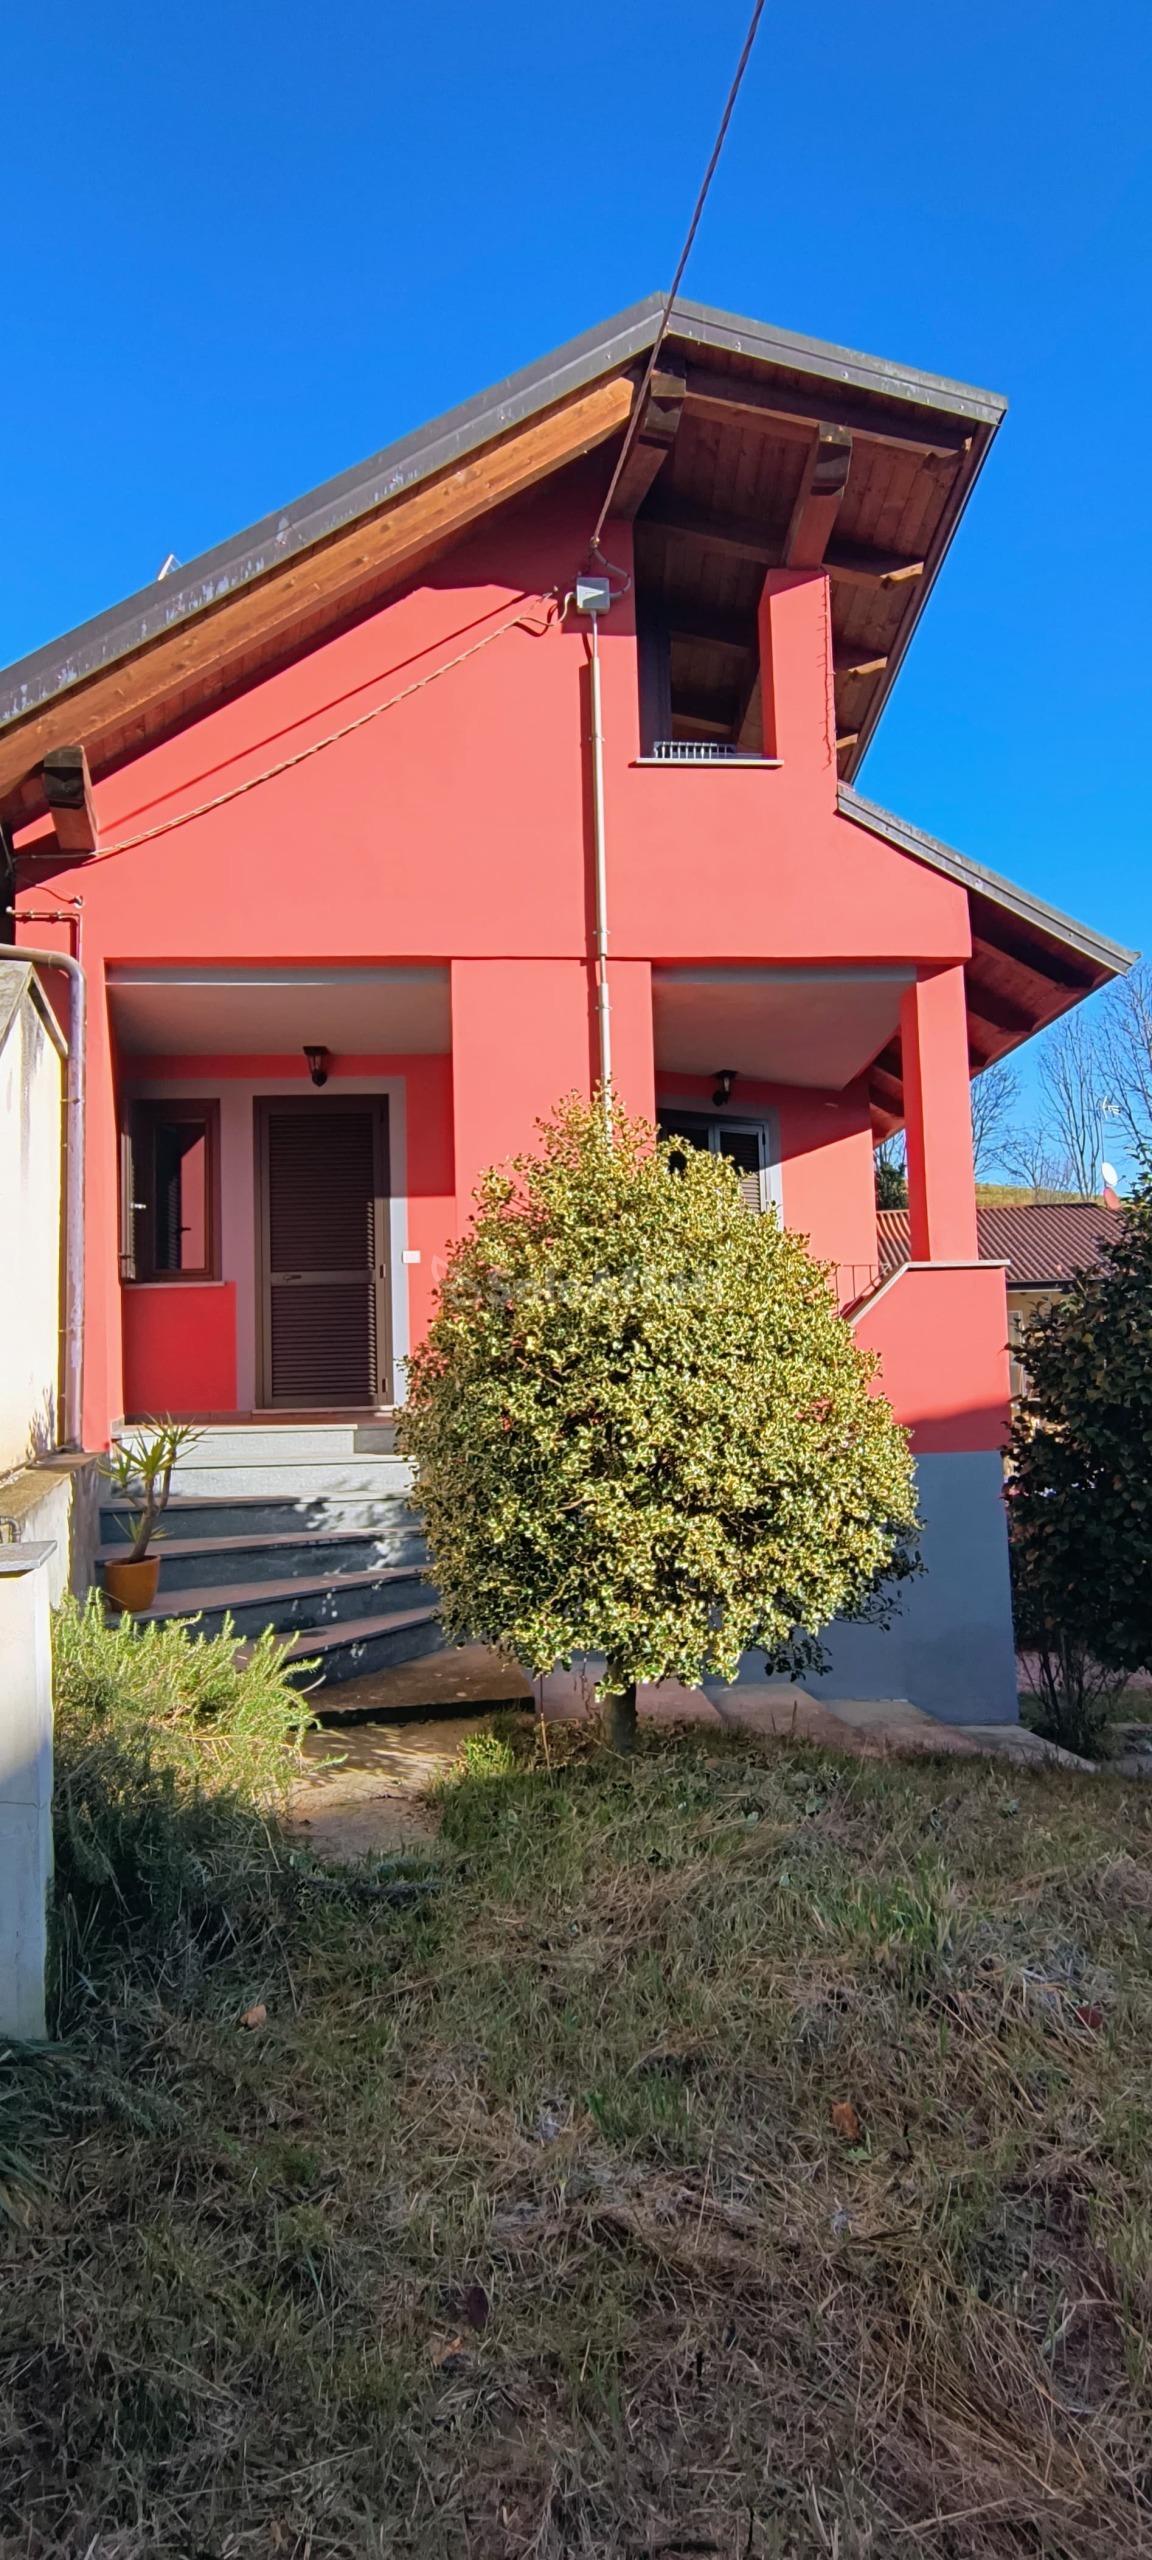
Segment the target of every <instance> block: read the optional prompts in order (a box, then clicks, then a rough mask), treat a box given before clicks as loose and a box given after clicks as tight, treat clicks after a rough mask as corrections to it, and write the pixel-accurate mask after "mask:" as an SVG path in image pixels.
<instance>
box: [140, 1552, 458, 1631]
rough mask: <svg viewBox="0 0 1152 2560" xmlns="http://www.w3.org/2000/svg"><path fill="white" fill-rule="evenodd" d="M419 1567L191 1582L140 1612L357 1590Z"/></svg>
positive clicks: (413, 1574)
mask: <svg viewBox="0 0 1152 2560" xmlns="http://www.w3.org/2000/svg"><path fill="white" fill-rule="evenodd" d="M420 1571H421V1568H420V1566H419V1565H408V1564H384V1565H374V1566H373V1567H372V1568H371V1570H370V1571H369V1572H367V1573H341V1574H331V1573H319V1574H297V1575H296V1576H295V1578H294V1579H293V1580H292V1581H291V1582H220V1583H215V1584H210V1583H206V1584H203V1585H201V1584H198V1583H190V1584H188V1585H187V1586H186V1587H185V1588H183V1589H181V1590H179V1591H171V1592H165V1593H164V1594H163V1596H161V1595H160V1594H159V1593H158V1594H157V1596H156V1598H155V1600H154V1601H153V1603H152V1606H151V1608H150V1609H142V1610H140V1612H139V1615H140V1617H141V1618H143V1619H148V1618H192V1617H198V1616H199V1615H200V1613H201V1612H202V1611H203V1610H206V1609H251V1608H259V1607H260V1606H262V1605H275V1603H276V1602H277V1601H281V1600H301V1599H307V1598H309V1597H310V1596H312V1595H315V1594H317V1593H322V1592H325V1591H331V1590H332V1588H333V1585H334V1583H335V1584H338V1585H339V1588H340V1589H341V1590H342V1591H355V1590H356V1589H357V1587H358V1586H360V1587H362V1588H363V1589H365V1590H370V1589H371V1588H372V1586H373V1585H374V1584H375V1583H378V1582H414V1581H415V1580H416V1579H417V1577H418V1575H419V1573H420ZM435 1614H436V1612H435V1608H434V1607H433V1610H432V1615H433V1617H434V1616H435ZM269 1623H271V1621H269ZM349 1623H351V1621H350V1622H349Z"/></svg>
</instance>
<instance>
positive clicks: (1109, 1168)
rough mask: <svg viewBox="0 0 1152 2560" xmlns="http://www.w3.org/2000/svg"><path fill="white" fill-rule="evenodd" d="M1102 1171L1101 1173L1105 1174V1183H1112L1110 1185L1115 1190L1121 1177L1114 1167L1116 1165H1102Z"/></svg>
mask: <svg viewBox="0 0 1152 2560" xmlns="http://www.w3.org/2000/svg"><path fill="white" fill-rule="evenodd" d="M1100 1171H1101V1173H1102V1174H1103V1176H1104V1180H1105V1182H1110V1183H1111V1185H1112V1188H1113V1190H1115V1188H1116V1185H1117V1183H1118V1182H1119V1180H1120V1176H1119V1174H1118V1173H1117V1171H1116V1167H1115V1165H1114V1164H1102V1165H1101V1167H1100Z"/></svg>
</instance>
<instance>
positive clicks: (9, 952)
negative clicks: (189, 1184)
mask: <svg viewBox="0 0 1152 2560" xmlns="http://www.w3.org/2000/svg"><path fill="white" fill-rule="evenodd" d="M0 960H25V961H28V962H29V963H30V964H31V966H32V967H33V968H34V969H63V971H64V973H65V976H66V977H67V978H68V979H69V981H70V983H71V988H72V996H71V1003H70V1008H69V1016H68V1059H67V1068H66V1082H65V1088H64V1100H65V1109H64V1168H65V1170H64V1434H63V1438H62V1440H61V1442H60V1444H59V1445H60V1446H61V1448H64V1449H82V1448H83V1446H84V1052H85V1033H86V1015H87V1003H86V988H85V983H84V972H83V970H82V968H81V966H80V963H79V961H78V960H73V959H70V958H69V956H68V954H67V953H66V952H64V951H34V950H33V949H32V947H31V945H30V944H29V943H26V942H0Z"/></svg>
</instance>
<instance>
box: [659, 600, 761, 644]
mask: <svg viewBox="0 0 1152 2560" xmlns="http://www.w3.org/2000/svg"><path fill="white" fill-rule="evenodd" d="M661 614H662V617H663V620H664V623H665V625H666V628H667V630H668V632H669V633H670V635H671V637H672V639H673V640H688V641H693V640H708V641H711V643H712V646H713V648H716V649H756V648H758V646H759V642H758V635H757V628H756V616H755V614H754V613H721V612H715V611H711V610H710V609H709V608H708V607H707V606H706V605H702V604H690V603H687V602H686V601H684V600H683V599H682V598H680V597H678V596H672V597H666V598H664V599H663V600H662V602H661Z"/></svg>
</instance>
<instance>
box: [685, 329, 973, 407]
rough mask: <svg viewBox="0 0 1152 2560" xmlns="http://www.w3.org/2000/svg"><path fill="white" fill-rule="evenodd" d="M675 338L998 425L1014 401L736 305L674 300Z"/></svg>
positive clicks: (878, 394) (853, 387) (884, 397)
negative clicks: (799, 331)
mask: <svg viewBox="0 0 1152 2560" xmlns="http://www.w3.org/2000/svg"><path fill="white" fill-rule="evenodd" d="M668 335H669V337H670V338H675V339H679V340H680V341H682V342H686V343H687V344H689V345H692V344H696V345H699V346H707V347H710V348H712V349H713V350H714V351H715V352H716V353H717V354H720V353H724V354H727V355H741V356H749V357H752V358H753V359H754V360H755V361H756V362H758V363H760V364H775V365H780V366H785V367H786V366H791V367H792V369H793V370H794V371H795V372H797V373H807V374H816V375H819V376H820V377H821V378H822V379H823V380H825V381H828V382H839V383H842V384H844V385H847V386H848V387H849V388H851V389H852V390H853V391H870V392H872V393H874V394H875V395H877V396H878V397H880V398H882V399H885V400H905V401H913V402H915V404H916V406H917V407H918V408H922V409H934V410H936V411H940V410H945V411H946V412H947V414H948V415H949V416H950V417H955V418H971V419H972V420H973V421H974V422H975V423H976V424H978V425H980V426H987V427H998V426H999V424H1000V421H1001V419H1002V418H1003V417H1004V416H1005V414H1006V411H1007V408H1008V402H1007V400H1006V399H1005V398H1004V397H1003V395H1002V394H1001V393H1000V392H999V391H981V390H979V389H977V387H976V385H975V384H973V383H971V382H951V381H949V380H948V378H947V376H946V375H944V374H940V373H918V372H916V371H914V370H913V369H912V368H911V367H909V366H907V365H900V364H890V363H888V361H887V360H886V358H885V357H883V356H869V355H862V354H861V353H860V350H859V349H858V348H856V347H835V346H831V345H829V344H828V343H827V341H826V340H825V339H823V338H801V337H797V336H796V335H795V333H794V331H792V330H791V329H772V328H769V327H768V326H767V324H766V323H765V322H764V321H762V320H741V319H738V318H737V317H736V315H735V313H734V312H731V311H714V310H712V309H711V308H710V306H709V305H708V304H707V303H703V302H683V301H680V300H679V299H678V300H677V301H676V302H675V303H674V304H673V306H672V319H671V322H670V324H669V329H668Z"/></svg>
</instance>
